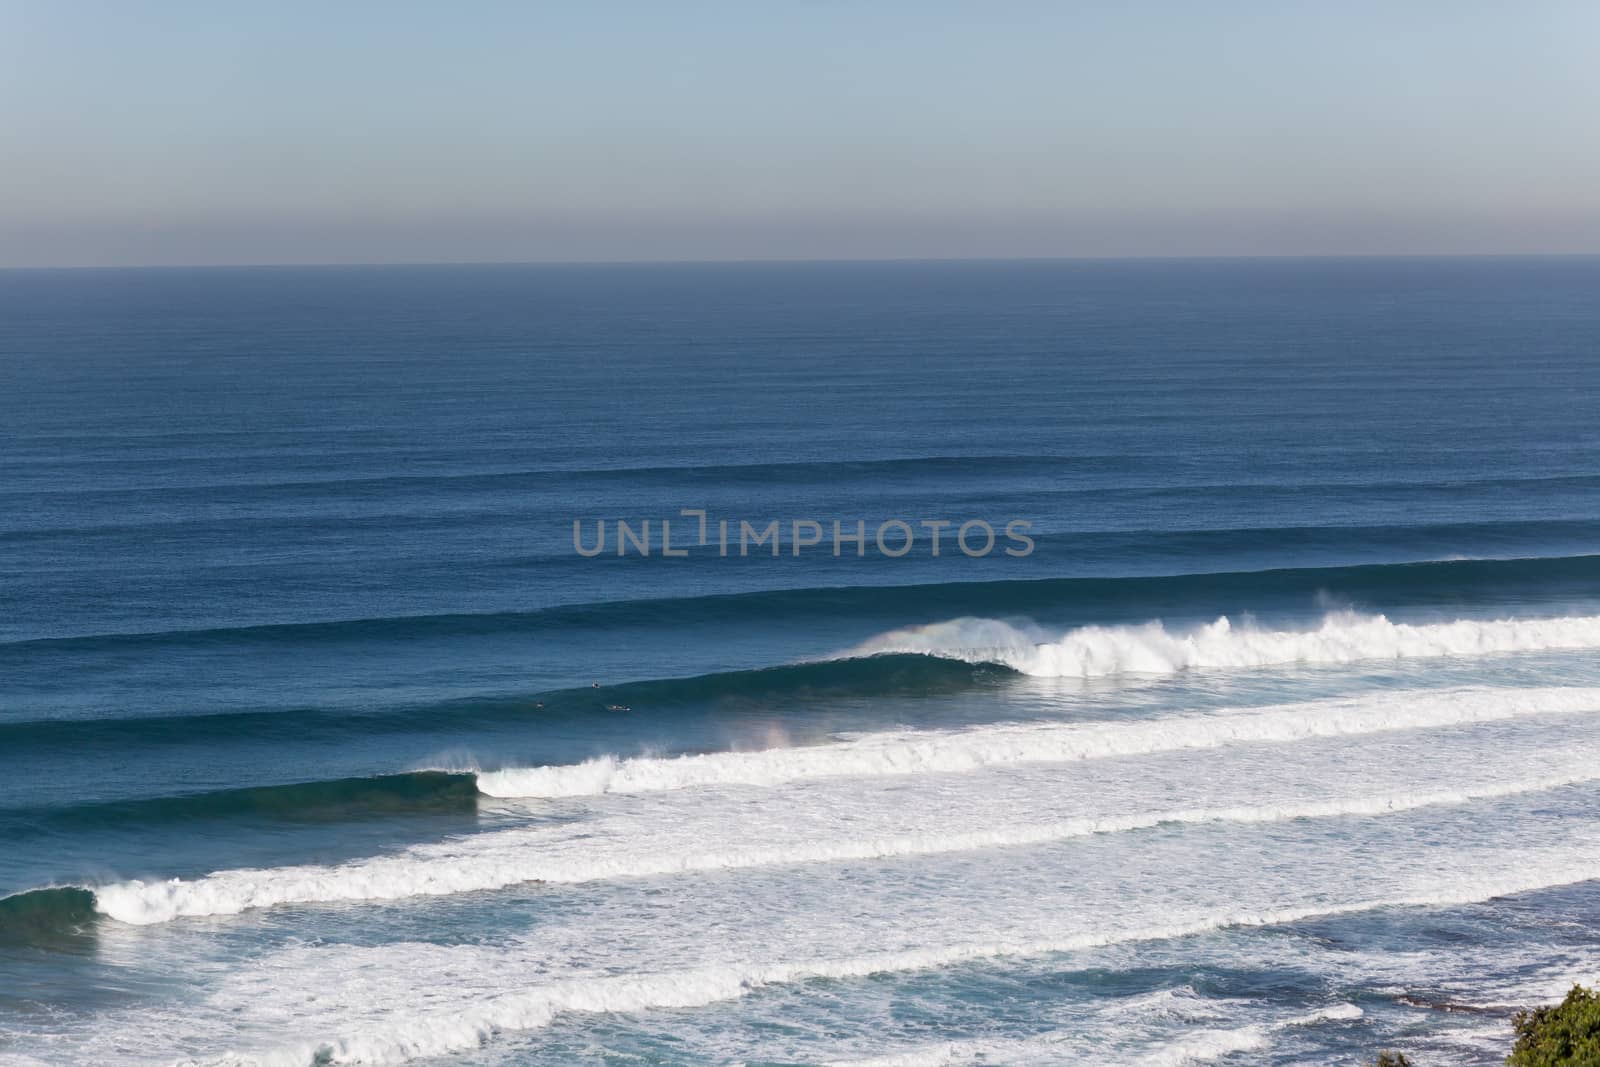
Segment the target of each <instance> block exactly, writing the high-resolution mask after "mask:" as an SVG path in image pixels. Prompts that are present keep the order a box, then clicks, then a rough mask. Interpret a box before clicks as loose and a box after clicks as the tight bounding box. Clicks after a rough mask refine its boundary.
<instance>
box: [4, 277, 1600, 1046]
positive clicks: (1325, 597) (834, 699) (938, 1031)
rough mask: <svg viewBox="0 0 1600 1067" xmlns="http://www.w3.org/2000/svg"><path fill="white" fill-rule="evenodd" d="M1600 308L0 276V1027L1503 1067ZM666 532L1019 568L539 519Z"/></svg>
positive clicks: (1595, 565) (702, 284)
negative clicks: (906, 533) (774, 535)
mask: <svg viewBox="0 0 1600 1067" xmlns="http://www.w3.org/2000/svg"><path fill="white" fill-rule="evenodd" d="M1597 283H1600V266H1597V264H1596V263H1595V262H1594V261H1587V260H1576V259H1574V260H1470V261H1469V260H1461V261H1452V260H1416V261H1311V260H1308V261H1296V262H1280V263H1270V264H1269V263H1244V262H1226V261H1213V262H1190V263H1127V262H1124V263H1100V264H1091V263H1011V264H1007V263H987V264H965V265H956V264H911V263H905V264H832V265H822V264H818V265H809V266H775V265H765V266H763V265H747V266H737V267H734V266H727V267H695V266H677V267H652V268H645V267H608V268H454V269H446V268H415V269H411V268H407V269H393V270H391V269H340V270H266V271H160V272H143V271H130V272H117V271H113V272H89V273H48V272H37V273H34V272H20V273H16V272H14V273H6V274H0V425H3V426H4V427H5V431H4V433H3V435H0V469H3V470H4V472H5V473H4V477H3V481H0V575H3V582H0V845H3V846H4V847H3V848H0V1062H4V1063H7V1064H13V1063H14V1064H18V1065H22V1064H27V1065H30V1067H32V1065H34V1064H38V1063H58V1062H64V1063H96V1064H129V1065H137V1064H172V1063H186V1064H188V1063H193V1064H286V1065H287V1064H297V1065H298V1064H313V1063H400V1062H416V1063H437V1064H444V1063H450V1064H458V1063H468V1064H479V1065H490V1064H494V1065H529V1067H531V1065H536V1064H568V1063H621V1062H628V1063H651V1064H664V1065H670V1064H683V1065H688V1064H706V1063H710V1064H727V1065H731V1064H735V1063H748V1064H776V1063H782V1064H794V1063H805V1064H855V1065H860V1064H965V1063H982V1062H1005V1063H1025V1064H1049V1063H1055V1064H1072V1063H1081V1062H1085V1061H1086V1060H1087V1059H1095V1060H1096V1062H1108V1063H1128V1064H1134V1063H1140V1064H1152V1063H1153V1064H1183V1063H1204V1062H1217V1063H1222V1064H1226V1063H1230V1062H1235V1063H1238V1062H1246V1060H1248V1061H1249V1062H1252V1063H1270V1064H1284V1065H1288V1064H1294V1063H1306V1062H1318V1063H1356V1062H1362V1061H1364V1060H1366V1059H1369V1058H1370V1057H1371V1056H1372V1055H1374V1054H1375V1052H1376V1051H1377V1050H1378V1049H1381V1048H1401V1049H1404V1050H1405V1051H1407V1053H1408V1055H1411V1056H1412V1057H1413V1059H1414V1060H1415V1061H1416V1062H1418V1063H1419V1064H1431V1063H1461V1064H1471V1065H1482V1067H1488V1065H1490V1064H1496V1063H1499V1062H1500V1061H1501V1059H1502V1058H1503V1056H1504V1049H1505V1046H1506V1043H1507V1035H1508V1033H1509V1029H1508V1022H1507V1019H1508V1017H1509V1013H1510V1012H1511V1011H1512V1010H1514V1008H1515V1007H1517V1006H1521V1005H1525V1004H1529V1003H1537V1002H1541V1001H1544V1000H1548V999H1551V998H1552V997H1556V996H1559V995H1560V994H1561V993H1562V992H1563V991H1564V990H1565V988H1566V987H1567V986H1568V985H1570V984H1571V983H1572V982H1573V981H1593V980H1595V979H1596V978H1600V973H1597V972H1600V938H1597V937H1596V936H1595V933H1594V931H1595V930H1596V929H1600V925H1597V923H1600V893H1597V892H1596V890H1595V887H1596V885H1600V882H1597V879H1600V865H1597V861H1596V859H1595V857H1596V855H1597V854H1600V853H1597V852H1596V846H1597V845H1600V777H1597V772H1596V770H1595V768H1596V766H1600V763H1597V761H1596V759H1595V753H1596V752H1597V751H1600V749H1597V747H1596V746H1597V745H1600V671H1597V668H1596V661H1595V652H1596V650H1597V649H1600V540H1597V539H1596V536H1595V531H1596V530H1597V529H1600V525H1597V523H1600V493H1596V491H1595V490H1596V483H1595V475H1594V471H1595V470H1597V469H1600V466H1597V464H1600V431H1597V430H1596V429H1595V421H1594V419H1593V413H1594V411H1595V410H1597V408H1600V376H1597V374H1596V371H1595V369H1594V365H1593V361H1592V359H1591V358H1590V356H1591V354H1592V353H1591V352H1590V348H1591V347H1592V345H1591V342H1592V338H1593V337H1594V336H1595V335H1596V330H1597V328H1600V319H1597V315H1600V312H1597V311H1596V307H1595V304H1594V301H1593V299H1592V294H1593V292H1594V291H1595V288H1596V285H1597ZM686 509H687V510H694V509H703V510H705V511H706V512H707V513H708V515H709V516H710V518H711V522H712V523H713V525H712V527H711V529H712V530H713V531H714V530H715V525H714V523H715V521H716V519H717V518H718V517H719V516H720V517H729V516H732V517H735V518H737V517H739V516H748V517H752V518H755V517H760V518H762V520H763V521H765V519H766V518H768V517H770V518H775V519H782V520H783V521H784V522H789V521H791V520H795V519H799V520H808V521H814V522H816V523H817V524H819V526H820V527H821V528H822V529H824V530H829V529H831V524H832V522H833V521H835V520H840V521H842V522H843V523H845V524H847V525H848V526H849V527H850V528H851V529H853V528H854V524H855V522H856V521H857V520H860V521H862V522H864V523H866V524H867V528H868V529H869V530H872V529H875V528H876V526H877V524H879V523H881V522H884V521H888V520H891V519H900V520H903V521H906V522H908V523H919V522H921V521H923V520H937V521H945V520H948V521H954V522H958V523H959V522H960V521H962V520H964V519H968V518H972V517H974V516H979V517H984V518H986V519H987V520H989V521H990V522H992V523H993V524H994V525H995V527H996V528H997V529H1003V527H1004V523H1005V522H1006V521H1007V520H1008V519H1010V518H1013V517H1016V518H1022V519H1026V520H1029V521H1030V522H1031V523H1032V534H1033V536H1034V537H1035V539H1036V548H1035V550H1034V551H1033V552H1031V553H1029V554H1028V555H1026V556H1020V557H1019V556H1007V555H1005V554H1004V553H1002V552H998V551H997V552H994V553H991V554H988V555H984V556H982V557H981V558H973V557H971V556H968V555H965V554H962V553H959V552H945V553H942V554H941V555H939V556H934V555H933V554H932V553H931V551H929V550H927V546H926V545H920V546H919V548H918V550H916V551H912V552H910V553H908V554H907V555H906V556H904V557H903V558H891V557H888V556H885V555H883V554H882V553H879V552H876V551H874V552H869V553H866V554H864V555H862V556H857V555H856V554H854V552H853V551H847V552H844V553H842V554H841V555H839V556H837V557H836V556H835V555H834V554H833V553H832V551H831V550H829V546H828V545H827V543H826V542H824V543H823V544H822V545H821V546H819V548H817V549H811V550H807V551H805V552H803V553H801V554H799V555H795V554H793V553H791V552H789V551H783V552H780V553H779V555H778V556H777V557H776V558H775V557H773V556H772V555H770V554H767V553H766V551H765V550H763V552H761V553H756V554H752V555H750V556H749V557H743V558H741V557H738V556H737V555H734V556H729V557H724V556H722V555H720V554H719V553H718V552H717V550H716V545H715V538H714V535H713V538H712V540H711V542H710V543H709V544H707V545H699V544H693V545H691V546H690V547H689V551H688V554H687V555H686V556H684V557H663V556H662V555H661V553H660V552H659V551H657V552H653V553H652V554H651V555H650V556H649V557H643V556H640V555H638V554H636V553H635V554H628V555H624V556H617V555H616V554H615V552H614V549H613V551H612V552H609V553H604V554H601V555H598V556H594V557H592V558H590V557H586V556H584V555H582V554H580V553H578V552H575V551H574V550H573V546H572V523H573V520H574V519H575V518H583V519H585V520H587V521H590V522H592V521H593V520H594V519H596V518H597V517H599V516H606V517H608V518H609V519H611V520H613V521H614V520H616V519H617V518H625V519H629V520H637V519H639V518H642V517H644V516H651V517H660V516H670V517H673V518H674V525H673V537H674V543H675V544H676V543H678V542H677V541H676V538H677V536H678V533H679V529H678V526H677V522H676V517H677V516H679V515H680V512H681V511H683V510H686ZM684 521H685V525H684V529H685V530H688V529H691V528H692V522H693V520H690V519H686V520H684ZM658 544H659V542H658ZM1445 1008H1448V1009H1449V1010H1445Z"/></svg>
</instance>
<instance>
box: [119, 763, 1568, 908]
mask: <svg viewBox="0 0 1600 1067" xmlns="http://www.w3.org/2000/svg"><path fill="white" fill-rule="evenodd" d="M1596 780H1600V768H1596V767H1593V766H1592V765H1590V764H1587V763H1578V762H1574V763H1573V764H1572V765H1571V766H1570V767H1569V768H1567V769H1566V770H1565V771H1564V772H1563V773H1559V774H1554V775H1549V776H1544V777H1540V778H1535V779H1528V780H1524V781H1517V782H1501V783H1494V784H1485V785H1481V786H1475V787H1469V788H1465V789H1451V790H1435V791H1432V792H1401V793H1392V794H1387V795H1382V794H1380V795H1375V796H1360V797H1349V798H1341V799H1335V800H1315V801H1305V802H1302V803H1289V804H1277V805H1262V806H1247V805H1234V806H1228V807H1217V808H1187V809H1176V810H1167V811H1148V812H1133V813H1128V814H1123V815H1110V816H1098V817H1083V818H1073V819H1062V820H1056V821H1052V822H1046V823H1038V824H1034V825H1023V826H1014V827H1004V828H999V829H985V830H973V831H969V832H965V833H955V834H951V833H920V834H900V835H886V836H879V837H871V838H864V839H861V840H855V841H837V840H825V841H816V842H810V843H788V844H780V845H772V846H765V847H749V846H745V847H734V848H724V849H720V850H707V851H703V852H691V853H684V852H680V851H677V850H672V851H664V852H662V851H658V852H654V853H652V852H648V851H641V850H640V849H639V848H638V847H637V842H633V841H626V842H623V843H622V844H620V845H618V846H617V847H613V848H609V849H608V848H607V846H606V843H605V842H603V841H589V840H587V839H585V840H583V841H582V847H577V848H573V847H565V848H563V847H562V846H564V845H566V842H565V841H563V840H562V839H560V838H559V837H552V836H551V835H549V834H548V833H547V832H540V831H524V830H506V831H498V832H491V833H486V834H482V835H478V836H477V837H469V838H464V839H462V840H460V841H459V842H457V843H456V847H455V848H454V849H452V848H450V847H448V846H420V847H418V848H415V849H412V850H409V851H408V852H405V853H401V854H398V855H395V856H385V857H379V858H377V859H372V860H365V861H360V862H356V863H350V864H344V865H341V866H333V867H317V866H304V867H283V868H270V869H264V870H261V869H248V868H247V869H240V870H231V871H219V872H217V873H215V874H211V875H207V876H205V877H203V878H198V879H193V880H181V879H172V880H170V881H165V882H146V881H129V882H122V883H117V884H114V885H107V886H102V887H100V888H99V889H97V890H96V893H95V907H96V908H97V909H98V910H99V911H100V912H101V913H102V914H104V915H107V916H109V917H111V918H113V919H117V920H120V921H122V922H126V923H131V924H135V925H147V924H152V923H160V922H167V921H171V920H173V919H177V918H179V917H195V916H209V915H233V914H237V913H239V912H243V911H247V910H252V909H257V908H268V907H274V906H278V905H284V904H309V903H330V902H360V901H373V900H397V899H404V898H408V897H416V896H439V895H450V894H457V893H470V892H482V891H488V890H494V889H502V888H505V887H507V886H512V885H520V884H526V883H533V882H543V883H550V884H563V885H570V884H579V883H584V882H594V881H609V880H616V879H626V878H648V877H659V876H671V875H679V874H691V873H696V872H701V871H719V870H740V869H749V868H757V867H775V866H789V865H798V864H812V863H847V862H854V861H870V860H880V859H892V858H897V857H909V856H930V855H942V854H948V853H954V852H964V851H973V850H978V849H988V848H1017V847H1024V846H1028V845H1039V844H1047V843H1050V842H1055V841H1063V840H1067V839H1070V838H1074V837H1086V836H1089V835H1092V834H1109V833H1126V832H1130V831H1136V830H1145V829H1150V828H1153V827H1157V826H1161V825H1165V824H1196V823H1215V822H1226V823H1244V824H1249V823H1274V822H1287V821H1290V820H1294V819H1315V818H1335V817H1341V816H1381V815H1391V814H1399V813H1402V812H1407V811H1413V810H1416V809H1418V808H1424V807H1434V806H1442V805H1456V804H1467V803H1471V802H1473V801H1477V800H1490V799H1495V798H1499V797H1508V796H1514V795H1517V794H1522V793H1533V792H1542V791H1546V790H1550V789H1558V788H1561V787H1563V786H1568V785H1575V784H1578V783H1582V782H1590V781H1596ZM542 846H545V847H543V848H542ZM548 846H554V847H548Z"/></svg>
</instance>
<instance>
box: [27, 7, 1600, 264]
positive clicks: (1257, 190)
mask: <svg viewBox="0 0 1600 1067" xmlns="http://www.w3.org/2000/svg"><path fill="white" fill-rule="evenodd" d="M1597 252H1600V3H1597V2H1596V0H1518V2H1511V0H1494V2H1478V0H1381V2H1373V0H1338V2H1332V0H1260V2H1255V0H1173V2H1161V0H1104V2H1097V3H1090V2H1073V0H1057V2H1053V3H1043V2H1037V3H1036V2H1022V0H1014V2H1013V0H989V2H978V0H973V2H968V3H944V2H940V0H921V2H909V0H879V2H872V0H853V2H846V0H789V2H779V0H771V2H764V0H740V2H726V3H717V2H696V0H656V2H650V3H631V2H623V0H567V2H564V3H557V2H542V3H541V2H536V0H525V2H516V3H510V2H507V3H497V2H490V0H455V2H451V3H437V2H429V3H420V2H419V3H410V2H407V0H387V2H368V0H317V2H306V0H274V2H271V3H246V2H243V0H209V2H191V0H144V2H141V3H137V4H133V3H126V2H123V0H101V2H90V0H0V266H108V265H136V264H153V265H154V264H161V265H167V264H171V265H176V264H213V263H218V264H222V263H227V264H234V263H240V264H243V263H368V262H502V261H569V260H570V261H597V260H598V261H610V260H702V259H834V258H839V259H853V258H963V257H1013V256H1015V257H1034V256H1052V257H1053V256H1063V257H1067V256H1187V255H1361V254H1457V253H1470V254H1480V253H1482V254H1496V253H1597Z"/></svg>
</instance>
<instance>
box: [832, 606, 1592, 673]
mask: <svg viewBox="0 0 1600 1067" xmlns="http://www.w3.org/2000/svg"><path fill="white" fill-rule="evenodd" d="M1588 648H1600V616H1597V615H1575V616H1564V617H1558V618H1543V619H1539V618H1524V619H1516V618H1505V619H1455V620H1453V621H1450V622H1438V623H1403V622H1393V621H1391V620H1390V619H1389V618H1388V617H1386V616H1384V615H1364V614H1360V613H1358V612H1354V611H1337V612H1330V613H1328V614H1327V615H1325V616H1324V617H1323V619H1322V622H1321V623H1320V625H1318V626H1317V627H1315V628H1314V629H1310V630H1269V629H1265V628H1262V627H1258V626H1255V625H1252V624H1250V623H1248V622H1246V623H1244V624H1235V623H1234V622H1233V621H1232V620H1230V619H1229V618H1228V617H1227V616H1226V615H1223V616H1220V617H1218V618H1217V619H1216V620H1214V621H1212V622H1209V623H1206V624H1204V625H1202V626H1198V627H1196V628H1194V629H1192V630H1187V631H1175V630H1169V629H1168V628H1167V626H1166V625H1165V624H1164V623H1162V622H1160V621H1155V622H1149V623H1145V624H1144V625H1141V626H1079V627H1075V628H1073V629H1071V630H1068V631H1066V632H1065V633H1060V634H1055V635H1052V634H1050V633H1049V632H1047V631H1045V630H1042V629H1040V628H1039V627H1036V626H1032V625H1027V624H1023V625H1017V624H1013V623H1010V622H1005V621H1003V620H1000V619H983V618H973V617H963V618H958V619H951V620H949V621H946V622H938V623H932V624H930V625H926V626H913V627H908V628H906V629H902V630H892V631H890V632H889V633H886V634H882V635H880V636H878V637H874V638H871V639H869V640H867V641H865V642H863V643H861V644H859V645H857V646H856V647H854V648H852V649H850V650H849V651H847V652H844V653H842V654H841V658H846V659H855V658H861V657H866V656H881V655H889V654H907V653H911V654H920V655H925V656H937V657H939V658H941V659H952V660H961V661H963V662H967V663H996V664H1001V665H1003V666H1006V667H1010V668H1011V669H1012V670H1015V671H1019V672H1021V673H1023V674H1029V675H1033V676H1035V677H1040V678H1103V677H1107V676H1111V675H1118V674H1176V673H1177V672H1179V671H1184V670H1192V669H1196V668H1241V667H1268V666H1289V665H1294V664H1338V663H1354V662H1358V661H1360V660H1385V659H1422V658H1429V657H1437V656H1483V655H1493V654H1497V653H1507V652H1535V651H1551V650H1561V649H1588Z"/></svg>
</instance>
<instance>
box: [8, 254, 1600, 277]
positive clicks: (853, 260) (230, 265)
mask: <svg viewBox="0 0 1600 1067" xmlns="http://www.w3.org/2000/svg"><path fill="white" fill-rule="evenodd" d="M1594 258H1600V250H1596V251H1591V252H1292V253H1291V252H1260V253H1245V254H1239V253H1221V254H1205V253H1193V254H1191V253H1182V254H1174V255H1124V256H1072V255H1063V256H804V257H799V256H797V257H770V258H769V257H757V256H741V257H725V258H722V257H719V258H703V259H690V258H686V259H667V258H661V259H461V260H449V259H439V260H428V259H418V260H387V261H374V260H338V261H330V262H326V263H320V262H307V261H296V260H272V261H259V262H233V261H225V262H201V263H120V264H98V263H68V264H56V265H43V264H41V265H26V264H19V265H11V266H5V265H0V273H8V272H25V271H27V272H46V271H118V270H139V271H145V270H148V271H160V270H350V269H358V268H360V269H382V268H394V269H407V268H417V267H673V266H680V267H687V266H739V265H748V266H781V265H792V266H803V265H808V264H809V265H818V266H822V265H830V264H874V263H877V264H912V263H928V264H933V263H1162V262H1166V263H1181V262H1246V261H1308V260H1424V259H1425V260H1441V259H1594Z"/></svg>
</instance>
